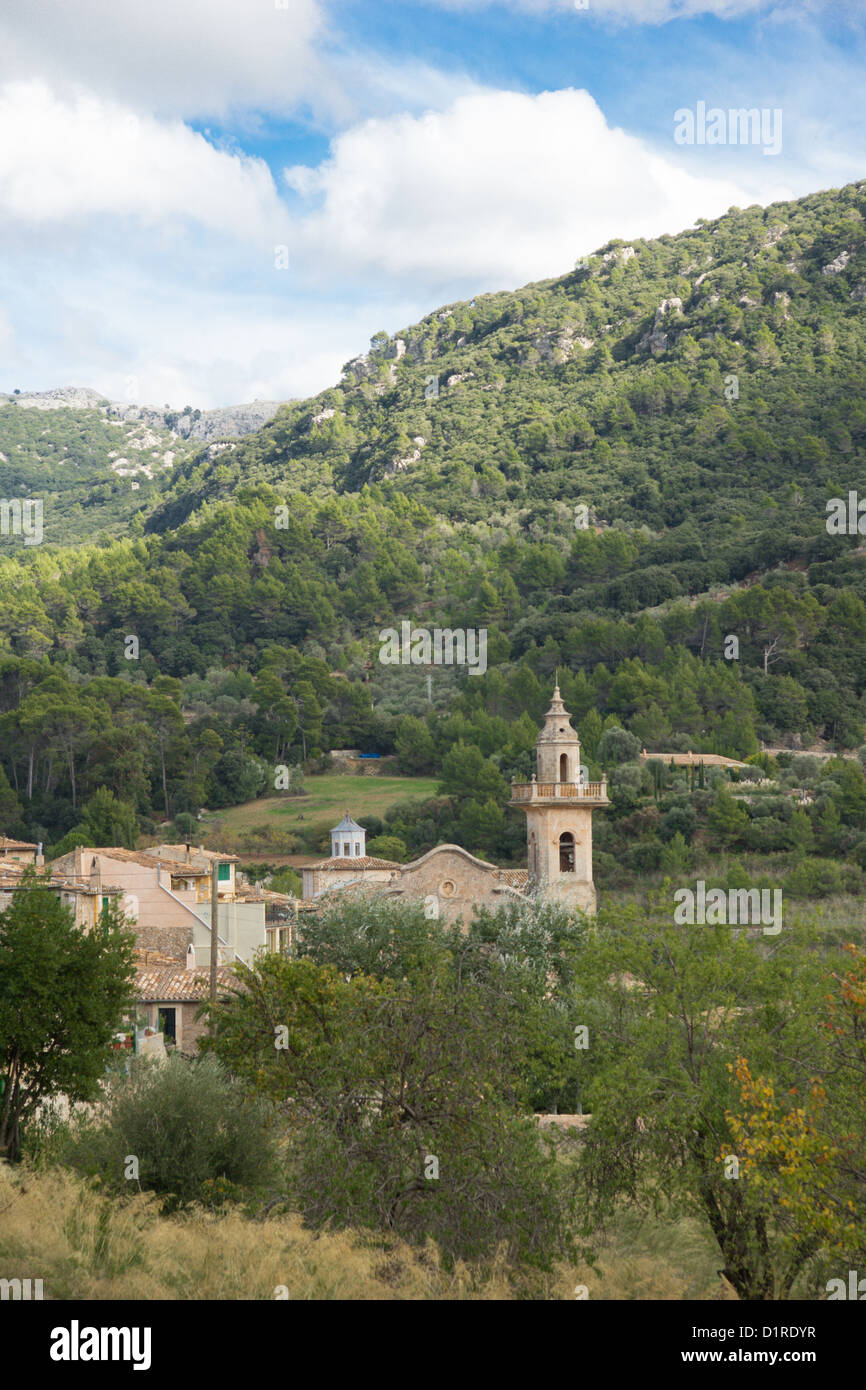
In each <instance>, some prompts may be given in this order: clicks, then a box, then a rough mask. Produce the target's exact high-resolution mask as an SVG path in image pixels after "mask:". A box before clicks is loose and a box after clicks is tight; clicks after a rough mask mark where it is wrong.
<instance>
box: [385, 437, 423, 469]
mask: <svg viewBox="0 0 866 1390" xmlns="http://www.w3.org/2000/svg"><path fill="white" fill-rule="evenodd" d="M412 443H413V444H414V445H415V448H414V449H413V450H412V452H411V454H408V455H407V456H406V458H402V459H392V460H391V462H390V463H389V464H388V467H387V468H386V469H385V476H386V477H387V478H391V477H393V476H394V474H395V473H402V472H403V469H404V468H409V467H410V465H411V464H413V463H417V462H418V460H419V459H420V457H421V450H422V449H423V448H424V445H425V444H426V443H427V440H426V439H425V438H424V436H423V435H422V434H416V435H414V436H413V438H412Z"/></svg>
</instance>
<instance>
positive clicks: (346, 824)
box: [331, 811, 364, 835]
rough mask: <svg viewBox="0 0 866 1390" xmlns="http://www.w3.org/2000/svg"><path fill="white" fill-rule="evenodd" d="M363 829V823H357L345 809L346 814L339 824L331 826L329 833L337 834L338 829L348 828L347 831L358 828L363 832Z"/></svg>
mask: <svg viewBox="0 0 866 1390" xmlns="http://www.w3.org/2000/svg"><path fill="white" fill-rule="evenodd" d="M363 829H364V827H363V825H359V824H358V822H357V821H355V820H352V817H351V816H350V815H349V812H348V811H347V812H346V814H345V815H344V817H343V819H342V820H341V821H340V824H339V825H335V826H334V827H333V829H332V830H331V834H332V835H336V834H337V831H339V830H348V831H353V830H360V831H362V832H363Z"/></svg>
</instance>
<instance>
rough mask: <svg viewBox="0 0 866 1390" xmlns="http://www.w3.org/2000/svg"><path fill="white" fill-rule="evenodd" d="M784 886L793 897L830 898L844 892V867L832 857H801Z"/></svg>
mask: <svg viewBox="0 0 866 1390" xmlns="http://www.w3.org/2000/svg"><path fill="white" fill-rule="evenodd" d="M782 887H783V889H784V891H785V892H786V893H787V894H788V896H789V897H791V898H829V897H830V896H831V894H833V893H841V892H842V867H841V865H839V864H836V863H834V861H833V860H832V859H801V860H800V862H799V864H796V865H795V866H794V868H793V869H792V870H791V872H790V873H789V874H788V877H787V878H786V879H785V880H784V883H783V885H782Z"/></svg>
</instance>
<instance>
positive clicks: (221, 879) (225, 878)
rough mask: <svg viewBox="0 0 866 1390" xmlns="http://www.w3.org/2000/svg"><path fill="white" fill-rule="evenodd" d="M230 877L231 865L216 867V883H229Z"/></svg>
mask: <svg viewBox="0 0 866 1390" xmlns="http://www.w3.org/2000/svg"><path fill="white" fill-rule="evenodd" d="M231 877H232V866H231V864H218V865H217V883H230V882H231Z"/></svg>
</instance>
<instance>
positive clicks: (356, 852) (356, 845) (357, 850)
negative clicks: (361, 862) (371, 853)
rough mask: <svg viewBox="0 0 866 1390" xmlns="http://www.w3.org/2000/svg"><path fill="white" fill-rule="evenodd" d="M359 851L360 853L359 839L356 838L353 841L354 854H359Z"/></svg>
mask: <svg viewBox="0 0 866 1390" xmlns="http://www.w3.org/2000/svg"><path fill="white" fill-rule="evenodd" d="M360 853H361V841H360V840H356V841H355V855H356V856H357V855H359V854H360Z"/></svg>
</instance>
